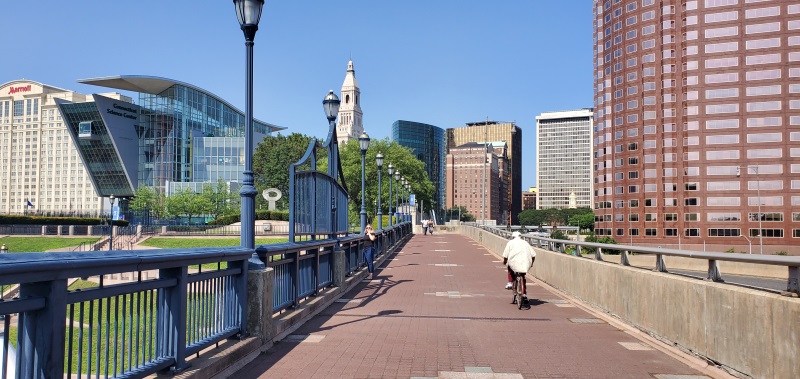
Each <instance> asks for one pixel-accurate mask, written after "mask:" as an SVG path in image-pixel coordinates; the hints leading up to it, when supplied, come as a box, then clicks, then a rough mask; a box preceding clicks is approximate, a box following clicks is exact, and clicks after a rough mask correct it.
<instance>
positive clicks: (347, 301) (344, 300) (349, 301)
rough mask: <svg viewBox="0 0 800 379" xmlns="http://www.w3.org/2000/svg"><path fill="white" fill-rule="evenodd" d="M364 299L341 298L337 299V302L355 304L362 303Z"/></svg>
mask: <svg viewBox="0 0 800 379" xmlns="http://www.w3.org/2000/svg"><path fill="white" fill-rule="evenodd" d="M362 300H364V299H339V300H336V302H337V303H353V304H358V303H360V302H361V301H362Z"/></svg>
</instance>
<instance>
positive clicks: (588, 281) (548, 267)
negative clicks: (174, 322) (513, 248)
mask: <svg viewBox="0 0 800 379" xmlns="http://www.w3.org/2000/svg"><path fill="white" fill-rule="evenodd" d="M461 232H462V233H463V234H464V235H466V236H468V237H470V238H472V239H473V240H475V241H477V242H479V243H481V244H482V245H483V246H485V247H486V248H487V249H489V250H491V251H493V252H494V253H495V254H498V255H501V254H502V252H503V248H504V247H505V244H506V242H507V240H505V239H504V238H502V237H499V236H496V235H494V234H491V233H488V232H486V231H483V230H480V229H478V228H473V227H463V228H462V230H461ZM536 251H537V257H536V263H535V264H534V266H533V268H532V270H531V274H533V275H534V276H535V277H536V278H538V279H539V280H542V281H543V282H545V283H547V284H548V285H551V286H553V287H555V288H558V289H559V290H562V291H564V292H566V293H568V294H570V295H571V296H574V297H576V298H579V299H581V300H582V301H584V302H586V303H589V304H591V305H592V306H594V307H596V308H599V309H601V310H603V311H605V312H607V313H610V314H612V315H614V316H616V317H619V318H620V319H622V320H623V321H626V322H627V323H629V324H632V325H634V326H635V327H637V328H639V329H641V330H644V331H646V332H648V333H650V334H652V335H654V336H656V337H658V338H661V339H663V340H667V341H670V342H672V343H674V344H676V345H678V346H679V347H681V348H683V349H685V350H688V351H691V352H693V353H695V354H697V355H700V356H702V357H705V358H708V359H710V360H712V361H715V362H718V363H719V364H720V365H722V366H725V367H728V368H730V369H732V370H735V371H737V372H739V373H742V374H744V375H747V376H750V377H754V378H796V377H797V375H798V373H800V299H797V298H789V297H784V296H781V295H777V294H772V293H768V292H763V291H756V290H750V289H746V288H740V287H736V286H732V285H726V284H721V283H714V282H707V281H700V280H696V279H690V278H684V277H679V276H675V275H670V274H664V273H659V272H653V271H648V270H642V269H637V268H633V267H625V266H620V265H618V264H615V263H610V262H598V261H595V260H593V259H590V258H580V257H576V256H571V255H566V254H559V253H554V252H550V251H546V250H541V249H536ZM702 262H706V261H702ZM668 267H669V266H668Z"/></svg>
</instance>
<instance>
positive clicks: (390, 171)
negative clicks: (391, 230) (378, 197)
mask: <svg viewBox="0 0 800 379" xmlns="http://www.w3.org/2000/svg"><path fill="white" fill-rule="evenodd" d="M386 171H387V172H389V225H394V224H393V223H392V217H393V216H394V213H392V202H393V201H392V179H394V166H392V164H391V163H389V167H388V168H387V169H386Z"/></svg>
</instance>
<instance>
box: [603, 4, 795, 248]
mask: <svg viewBox="0 0 800 379" xmlns="http://www.w3.org/2000/svg"><path fill="white" fill-rule="evenodd" d="M593 14H594V31H593V36H594V41H595V48H594V62H595V70H594V72H595V76H594V78H595V82H594V89H595V109H596V111H595V133H594V141H593V144H594V146H593V148H594V158H595V165H594V185H595V193H594V206H595V209H596V210H595V215H596V222H595V232H596V233H597V234H598V235H608V236H612V237H614V238H615V239H617V240H622V241H625V242H630V243H636V244H650V245H663V244H673V245H680V244H681V243H683V245H684V247H685V246H686V245H687V244H693V245H695V246H700V245H702V244H704V243H709V244H718V245H723V246H728V247H731V246H737V245H738V246H742V245H743V246H745V249H746V247H747V245H748V241H751V243H752V244H753V245H756V246H758V243H763V245H764V246H765V247H764V248H763V251H764V253H765V254H767V253H772V252H776V251H781V250H783V251H786V250H787V249H790V248H791V246H792V245H797V241H798V238H800V3H798V2H797V1H783V0H691V1H687V0H661V1H655V0H629V1H623V0H607V1H598V0H595V1H594V8H593ZM740 251H741V250H740ZM753 252H754V253H757V252H758V251H755V250H754V251H753Z"/></svg>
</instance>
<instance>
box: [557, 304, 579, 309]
mask: <svg viewBox="0 0 800 379" xmlns="http://www.w3.org/2000/svg"><path fill="white" fill-rule="evenodd" d="M556 306H557V307H559V308H575V306H574V305H572V304H556Z"/></svg>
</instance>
